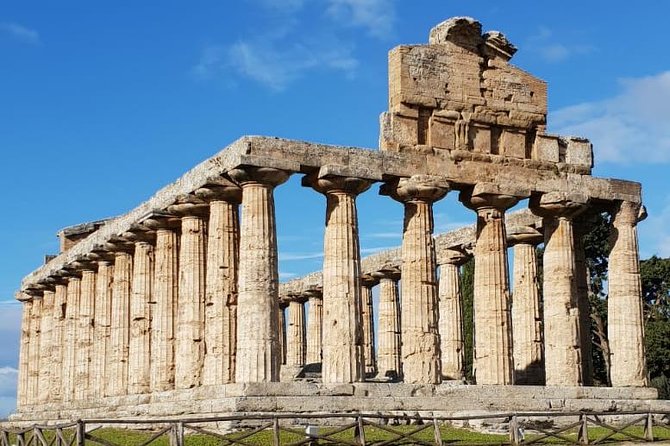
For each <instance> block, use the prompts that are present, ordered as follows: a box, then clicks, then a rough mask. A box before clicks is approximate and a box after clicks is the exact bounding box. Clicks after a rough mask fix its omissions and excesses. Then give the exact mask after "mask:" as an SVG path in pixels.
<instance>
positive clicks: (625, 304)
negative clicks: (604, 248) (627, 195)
mask: <svg viewBox="0 0 670 446" xmlns="http://www.w3.org/2000/svg"><path fill="white" fill-rule="evenodd" d="M645 216H646V214H645V212H644V209H643V208H641V207H640V204H638V203H632V202H628V201H624V202H621V203H619V205H618V206H617V209H616V210H615V211H614V213H613V217H614V218H613V222H612V226H613V227H612V233H611V236H610V246H611V247H612V250H611V252H610V256H609V275H608V287H609V294H608V298H607V335H608V338H609V342H610V350H611V352H612V357H611V358H612V359H611V361H612V365H611V370H610V376H611V380H612V386H614V387H619V386H633V387H643V386H647V385H648V382H647V370H646V369H647V368H646V362H645V356H644V320H643V308H642V305H643V304H642V285H641V282H640V258H639V252H638V242H637V222H638V221H639V220H641V219H642V218H644V217H645Z"/></svg>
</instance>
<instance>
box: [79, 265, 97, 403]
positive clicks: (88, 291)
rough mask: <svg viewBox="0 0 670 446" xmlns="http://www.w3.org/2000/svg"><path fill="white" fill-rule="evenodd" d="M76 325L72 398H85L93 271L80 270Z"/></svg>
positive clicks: (88, 382) (88, 383)
mask: <svg viewBox="0 0 670 446" xmlns="http://www.w3.org/2000/svg"><path fill="white" fill-rule="evenodd" d="M78 316H79V317H78V318H77V321H76V323H77V326H76V340H75V344H76V356H75V388H74V399H75V400H76V401H82V400H86V399H88V398H89V397H90V396H91V393H92V391H91V390H92V389H91V379H90V376H91V375H90V364H91V359H92V354H93V324H94V316H95V271H93V270H91V269H85V270H83V271H82V272H81V295H80V301H79V314H78Z"/></svg>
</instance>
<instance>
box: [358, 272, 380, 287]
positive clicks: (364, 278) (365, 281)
mask: <svg viewBox="0 0 670 446" xmlns="http://www.w3.org/2000/svg"><path fill="white" fill-rule="evenodd" d="M378 283H379V279H377V278H375V277H373V276H372V274H371V273H365V274H362V275H361V285H362V286H364V287H366V288H372V287H373V286H375V285H377V284H378Z"/></svg>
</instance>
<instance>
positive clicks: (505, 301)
mask: <svg viewBox="0 0 670 446" xmlns="http://www.w3.org/2000/svg"><path fill="white" fill-rule="evenodd" d="M484 190H485V189H484ZM460 198H461V201H463V202H464V203H465V204H466V206H468V207H470V208H471V209H474V210H475V211H476V212H477V240H476V244H475V249H474V257H475V274H474V276H475V277H474V282H475V283H474V293H473V313H474V315H473V316H474V335H475V336H474V338H475V339H474V373H475V380H476V381H477V384H502V385H506V384H512V383H513V379H514V377H513V372H514V359H513V354H512V317H511V299H510V292H509V265H508V263H507V241H506V231H505V210H506V209H508V208H510V207H511V206H513V205H514V204H516V203H517V201H518V199H517V198H516V197H515V196H511V195H503V194H497V193H487V192H477V188H476V187H475V189H474V191H473V192H472V193H469V192H462V193H461V197H460Z"/></svg>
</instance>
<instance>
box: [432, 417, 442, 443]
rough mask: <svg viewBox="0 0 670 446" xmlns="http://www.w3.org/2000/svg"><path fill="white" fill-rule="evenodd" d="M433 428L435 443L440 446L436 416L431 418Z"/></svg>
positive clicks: (440, 434) (440, 436) (440, 440)
mask: <svg viewBox="0 0 670 446" xmlns="http://www.w3.org/2000/svg"><path fill="white" fill-rule="evenodd" d="M433 430H434V431H435V432H434V436H435V445H436V446H442V432H440V425H439V424H438V422H437V418H433Z"/></svg>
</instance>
